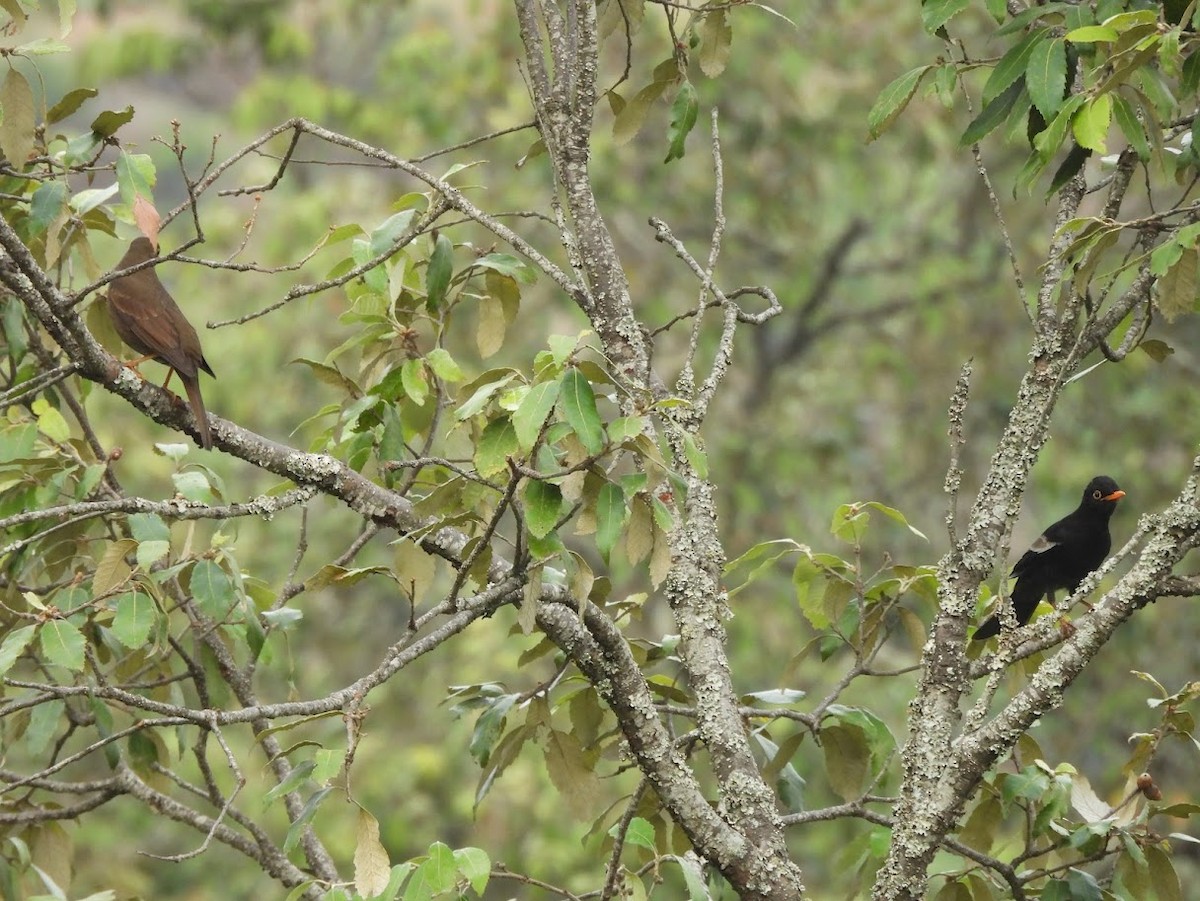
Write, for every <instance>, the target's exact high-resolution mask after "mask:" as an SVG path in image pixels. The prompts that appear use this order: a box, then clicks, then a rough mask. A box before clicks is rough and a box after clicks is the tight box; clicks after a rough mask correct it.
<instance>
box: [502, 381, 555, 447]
mask: <svg viewBox="0 0 1200 901" xmlns="http://www.w3.org/2000/svg"><path fill="white" fill-rule="evenodd" d="M560 386H561V382H559V380H558V379H555V380H553V381H550V382H540V383H539V384H537V385H534V386H533V387H532V388H530V389H529V393H528V394H526V395H525V398H524V399H523V400H522V401H521V404H520V406H518V407H517V409H516V411H515V412H514V413H513V416H512V423H513V428H514V429H516V432H517V442H518V443H519V444H520V446H521V448H522V449H523V450H529V449H530V448H532V447H533V443H534V441H536V440H537V436H538V433H539V432H541V430H542V424H543V423H544V422H545V421H546V417H547V416H549V415H550V411H551V410H553V409H554V404H555V402H556V401H557V400H558V392H559V389H560Z"/></svg>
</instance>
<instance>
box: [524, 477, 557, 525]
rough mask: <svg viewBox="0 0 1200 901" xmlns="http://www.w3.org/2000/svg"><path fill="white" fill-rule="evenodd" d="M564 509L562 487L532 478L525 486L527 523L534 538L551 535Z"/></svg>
mask: <svg viewBox="0 0 1200 901" xmlns="http://www.w3.org/2000/svg"><path fill="white" fill-rule="evenodd" d="M562 511H563V496H562V489H561V488H559V487H558V486H557V485H554V484H551V483H550V482H543V481H540V480H530V481H529V483H528V484H527V485H526V486H525V525H526V526H528V527H529V532H530V534H532V535H533V537H534V538H545V537H546V536H547V535H549V534H550V532H551V530H553V528H554V526H555V525H557V523H558V518H559V517H560V516H562Z"/></svg>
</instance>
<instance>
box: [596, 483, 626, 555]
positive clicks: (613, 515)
mask: <svg viewBox="0 0 1200 901" xmlns="http://www.w3.org/2000/svg"><path fill="white" fill-rule="evenodd" d="M624 524H625V493H624V492H623V491H621V489H620V488H619V487H618V486H616V485H614V484H613V483H612V482H605V483H604V486H603V487H602V488H601V489H600V493H599V495H597V497H596V546H597V547H598V548H599V549H600V553H601V554H602V555H603V556H604V559H605V560H608V557H609V554H610V553H612V549H613V547H614V546H615V545H616V543H617V538H619V537H620V535H621V527H622V526H624Z"/></svg>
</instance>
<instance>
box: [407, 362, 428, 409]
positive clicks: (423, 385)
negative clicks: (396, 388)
mask: <svg viewBox="0 0 1200 901" xmlns="http://www.w3.org/2000/svg"><path fill="white" fill-rule="evenodd" d="M400 384H401V385H403V386H404V393H405V394H407V395H408V397H409V399H410V400H412V402H413V403H414V404H416V405H417V406H418V407H423V406H425V401H426V400H427V399H428V398H429V380H428V379H426V378H425V361H424V360H421V359H420V358H415V359H412V360H405V361H404V365H403V366H401V367H400Z"/></svg>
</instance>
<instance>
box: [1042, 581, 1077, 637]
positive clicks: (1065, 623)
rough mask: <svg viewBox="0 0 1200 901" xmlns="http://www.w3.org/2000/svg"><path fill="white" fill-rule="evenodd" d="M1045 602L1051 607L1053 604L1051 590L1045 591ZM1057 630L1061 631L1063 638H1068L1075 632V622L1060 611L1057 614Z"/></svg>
mask: <svg viewBox="0 0 1200 901" xmlns="http://www.w3.org/2000/svg"><path fill="white" fill-rule="evenodd" d="M1046 603H1047V604H1049V605H1050V606H1051V607H1053V606H1054V592H1053V591H1047V592H1046ZM1058 631H1059V632H1061V633H1062V637H1063V638H1070V637H1071V636H1072V635H1074V634H1075V624H1074V623H1072V622H1071V620H1070V618H1069V617H1068V616H1067V614H1065V613H1060V614H1059V615H1058Z"/></svg>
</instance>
